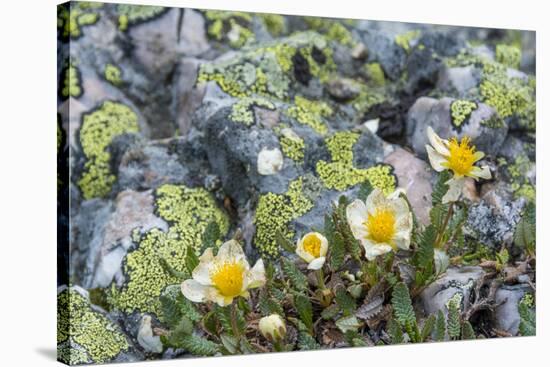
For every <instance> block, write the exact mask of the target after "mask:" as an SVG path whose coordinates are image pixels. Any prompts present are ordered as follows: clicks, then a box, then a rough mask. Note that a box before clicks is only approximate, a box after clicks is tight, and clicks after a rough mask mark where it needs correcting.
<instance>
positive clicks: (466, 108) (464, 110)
mask: <svg viewBox="0 0 550 367" xmlns="http://www.w3.org/2000/svg"><path fill="white" fill-rule="evenodd" d="M475 109H477V103H475V102H472V101H467V100H462V99H457V100H455V101H453V102H451V122H452V123H453V125H454V126H455V127H457V128H458V127H461V126H462V124H463V123H464V122H466V121H467V120H468V119H469V118H470V114H471V113H472V112H473V111H474V110H475Z"/></svg>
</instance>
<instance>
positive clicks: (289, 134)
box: [279, 128, 306, 163]
mask: <svg viewBox="0 0 550 367" xmlns="http://www.w3.org/2000/svg"><path fill="white" fill-rule="evenodd" d="M279 143H280V144H281V149H282V151H283V154H284V155H285V156H287V157H288V158H290V159H292V160H293V161H295V162H297V163H302V162H303V161H304V151H305V148H306V144H305V142H304V139H302V138H301V137H300V136H299V135H297V134H296V133H295V132H294V131H292V130H291V129H289V128H285V129H282V130H281V137H280V139H279Z"/></svg>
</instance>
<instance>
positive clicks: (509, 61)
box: [495, 44, 521, 69]
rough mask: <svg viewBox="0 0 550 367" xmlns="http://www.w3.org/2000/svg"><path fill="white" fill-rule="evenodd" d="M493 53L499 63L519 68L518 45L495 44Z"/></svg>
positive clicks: (519, 55)
mask: <svg viewBox="0 0 550 367" xmlns="http://www.w3.org/2000/svg"><path fill="white" fill-rule="evenodd" d="M495 54H496V60H497V61H498V62H500V63H501V64H503V65H505V66H508V67H511V68H514V69H519V65H520V63H521V49H520V48H519V47H516V46H509V45H505V44H500V45H497V46H496V50H495Z"/></svg>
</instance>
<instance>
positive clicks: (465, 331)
mask: <svg viewBox="0 0 550 367" xmlns="http://www.w3.org/2000/svg"><path fill="white" fill-rule="evenodd" d="M461 339H462V340H470V339H476V333H475V332H474V328H473V327H472V324H470V322H469V321H464V323H463V324H462V338H461Z"/></svg>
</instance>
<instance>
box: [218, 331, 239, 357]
mask: <svg viewBox="0 0 550 367" xmlns="http://www.w3.org/2000/svg"><path fill="white" fill-rule="evenodd" d="M220 340H221V342H222V345H223V346H224V348H225V349H226V350H227V351H228V352H229V354H235V353H236V352H237V351H238V350H239V339H237V338H235V337H234V336H232V335H229V334H225V333H224V334H222V335H220Z"/></svg>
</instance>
